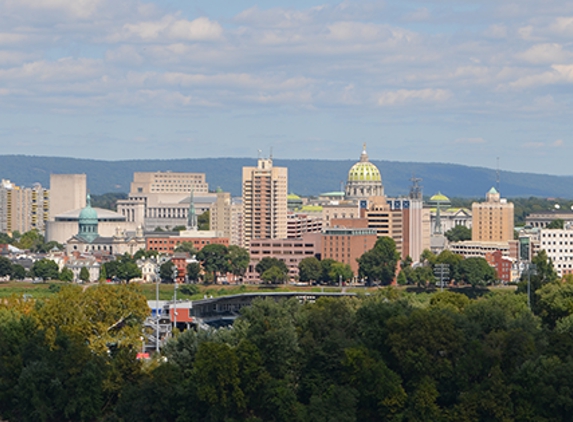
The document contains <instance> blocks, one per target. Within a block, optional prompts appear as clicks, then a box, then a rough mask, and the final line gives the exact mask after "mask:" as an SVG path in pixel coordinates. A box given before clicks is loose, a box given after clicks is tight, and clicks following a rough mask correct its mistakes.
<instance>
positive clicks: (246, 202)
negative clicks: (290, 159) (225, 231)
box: [243, 158, 288, 247]
mask: <svg viewBox="0 0 573 422" xmlns="http://www.w3.org/2000/svg"><path fill="white" fill-rule="evenodd" d="M287 192H288V169H287V168H286V167H273V160H272V159H270V158H268V159H263V158H260V159H259V161H258V164H257V167H243V230H244V231H243V233H244V236H243V242H244V243H245V246H246V247H248V246H249V242H250V241H251V239H285V238H286V237H287Z"/></svg>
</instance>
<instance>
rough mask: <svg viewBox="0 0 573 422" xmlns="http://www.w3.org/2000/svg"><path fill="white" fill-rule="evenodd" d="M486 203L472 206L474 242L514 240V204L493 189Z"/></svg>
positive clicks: (476, 203)
mask: <svg viewBox="0 0 573 422" xmlns="http://www.w3.org/2000/svg"><path fill="white" fill-rule="evenodd" d="M485 197H486V201H485V202H474V203H473V204H472V241H480V242H508V241H510V240H513V230H514V227H513V204H512V203H511V202H507V199H505V198H500V195H499V192H498V191H497V190H496V189H495V188H491V189H490V190H489V192H488V193H487V194H486V196H485Z"/></svg>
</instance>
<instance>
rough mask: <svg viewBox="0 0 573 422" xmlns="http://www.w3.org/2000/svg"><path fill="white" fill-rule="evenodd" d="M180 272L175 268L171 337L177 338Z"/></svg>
mask: <svg viewBox="0 0 573 422" xmlns="http://www.w3.org/2000/svg"><path fill="white" fill-rule="evenodd" d="M178 274H179V270H178V269H177V266H175V267H173V299H174V300H173V329H172V330H171V336H172V337H175V329H176V328H177V275H178Z"/></svg>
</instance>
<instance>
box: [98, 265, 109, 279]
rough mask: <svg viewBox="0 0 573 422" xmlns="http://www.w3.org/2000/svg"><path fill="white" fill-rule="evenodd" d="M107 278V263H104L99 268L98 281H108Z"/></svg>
mask: <svg viewBox="0 0 573 422" xmlns="http://www.w3.org/2000/svg"><path fill="white" fill-rule="evenodd" d="M106 280H107V273H106V270H105V265H102V266H101V267H100V270H99V278H98V281H106Z"/></svg>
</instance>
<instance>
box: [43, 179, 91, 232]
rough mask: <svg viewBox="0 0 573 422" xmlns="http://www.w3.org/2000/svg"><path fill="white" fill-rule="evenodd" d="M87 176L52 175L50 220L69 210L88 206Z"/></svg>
mask: <svg viewBox="0 0 573 422" xmlns="http://www.w3.org/2000/svg"><path fill="white" fill-rule="evenodd" d="M86 180H87V178H86V175H85V174H51V175H50V199H51V200H50V221H54V219H55V216H56V215H59V214H63V213H65V212H67V211H71V210H77V209H83V208H85V206H86V196H87V182H86Z"/></svg>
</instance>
